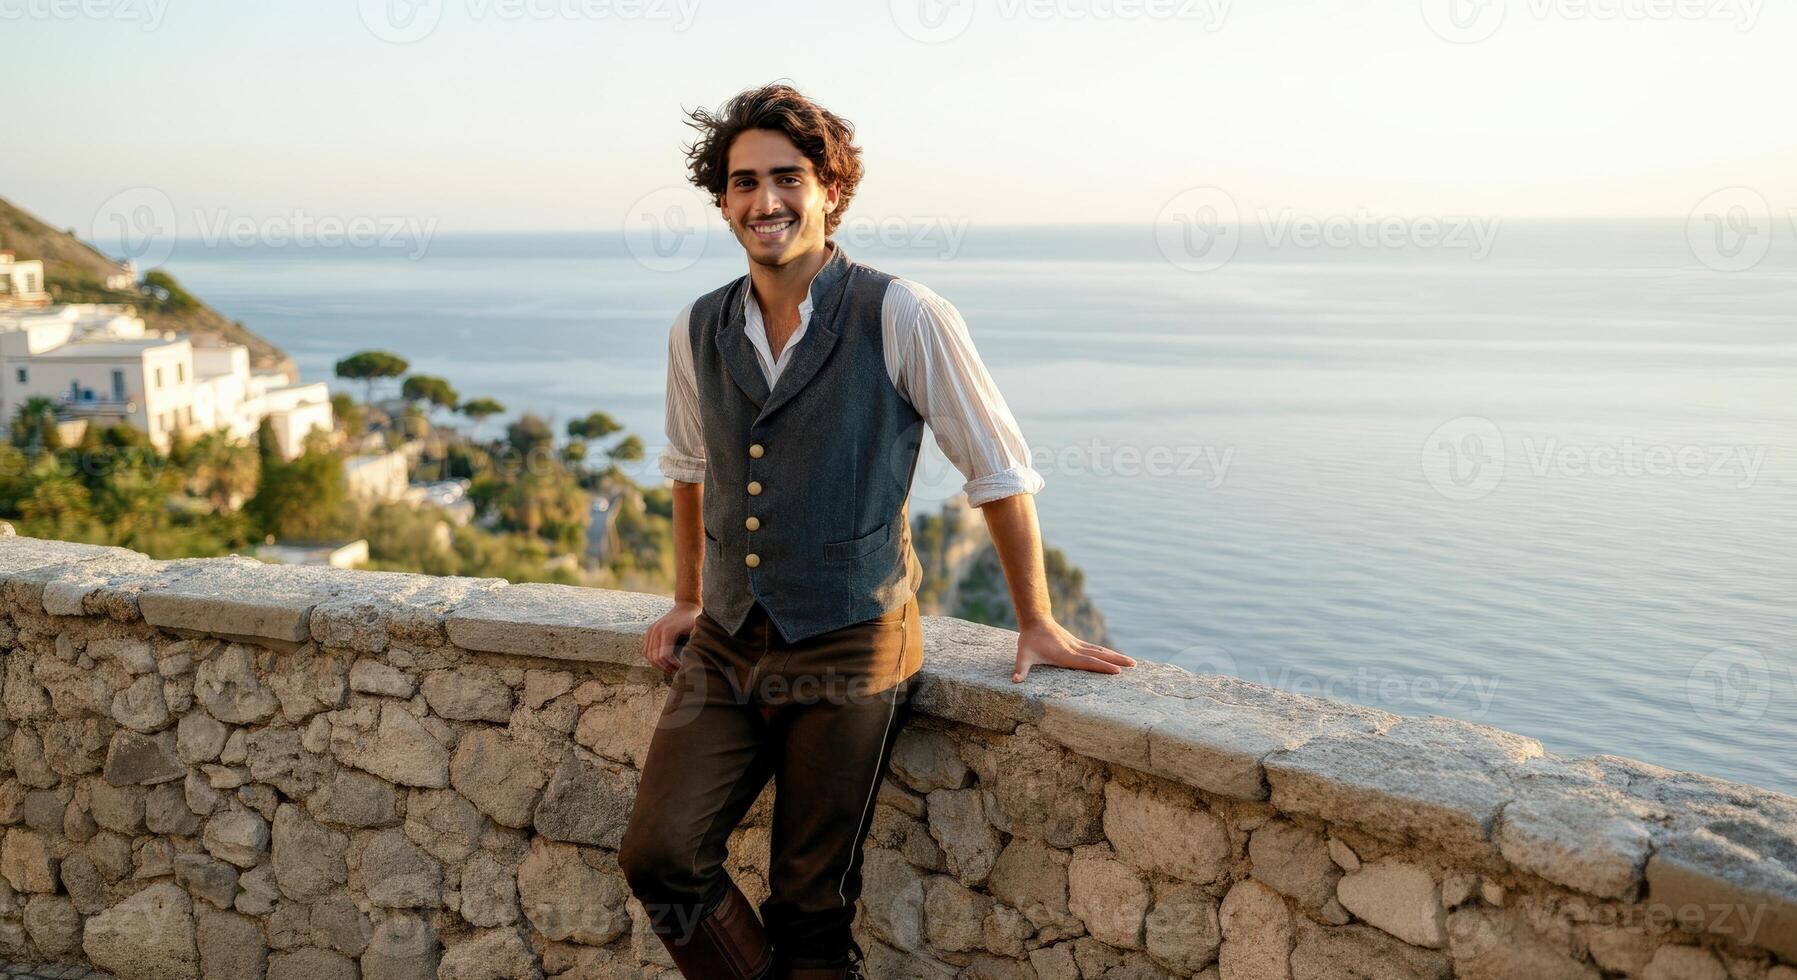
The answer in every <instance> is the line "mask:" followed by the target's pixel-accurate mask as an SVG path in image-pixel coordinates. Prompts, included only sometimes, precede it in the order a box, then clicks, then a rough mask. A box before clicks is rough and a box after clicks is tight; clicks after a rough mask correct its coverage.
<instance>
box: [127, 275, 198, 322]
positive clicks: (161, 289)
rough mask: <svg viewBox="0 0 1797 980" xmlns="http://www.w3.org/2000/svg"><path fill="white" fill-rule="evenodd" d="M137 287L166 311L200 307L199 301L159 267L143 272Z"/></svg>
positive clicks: (172, 311) (176, 311) (192, 309)
mask: <svg viewBox="0 0 1797 980" xmlns="http://www.w3.org/2000/svg"><path fill="white" fill-rule="evenodd" d="M138 288H139V289H140V290H141V291H142V292H143V294H144V295H145V296H147V297H149V299H150V300H151V302H152V304H153V305H155V306H156V307H157V308H158V309H160V310H162V311H163V312H166V313H191V312H193V311H194V310H197V309H199V308H200V301H199V300H197V299H195V298H194V297H193V294H192V293H189V292H188V291H187V290H185V289H182V288H181V284H180V283H178V282H176V281H175V277H174V276H171V275H169V274H168V273H166V272H164V271H162V270H161V269H151V270H150V271H149V272H146V273H144V277H143V283H142V285H140V286H139V287H138Z"/></svg>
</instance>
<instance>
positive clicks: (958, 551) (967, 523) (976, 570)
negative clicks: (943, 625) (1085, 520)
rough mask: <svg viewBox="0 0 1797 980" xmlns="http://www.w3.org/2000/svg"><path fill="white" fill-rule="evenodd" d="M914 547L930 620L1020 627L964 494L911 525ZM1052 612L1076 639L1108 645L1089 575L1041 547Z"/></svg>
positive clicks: (988, 540)
mask: <svg viewBox="0 0 1797 980" xmlns="http://www.w3.org/2000/svg"><path fill="white" fill-rule="evenodd" d="M911 532H912V547H913V548H914V549H916V551H917V560H918V562H919V563H920V564H922V565H923V585H922V586H921V587H920V588H919V589H918V597H917V598H918V606H919V607H920V608H921V609H922V610H923V614H924V615H926V616H954V617H957V618H960V619H966V620H970V621H972V622H975V623H985V624H986V625H988V626H1002V627H1004V628H1005V629H1012V630H1014V629H1016V628H1017V611H1016V609H1014V608H1013V607H1012V605H1011V589H1010V585H1009V583H1007V582H1006V580H1005V571H1004V565H1003V563H1002V562H1000V561H999V559H998V549H997V548H995V547H993V545H992V536H991V535H990V534H989V533H987V531H986V523H985V520H984V518H982V517H981V516H980V513H979V511H978V509H977V508H973V507H969V506H968V505H967V498H966V497H965V496H958V497H953V498H950V499H949V500H947V501H945V502H944V503H943V505H942V512H941V513H940V514H919V515H918V516H917V517H915V518H913V519H912V521H911ZM1042 560H1043V572H1044V575H1045V576H1046V578H1047V579H1048V601H1049V608H1050V609H1051V610H1053V612H1054V616H1055V620H1056V621H1057V622H1059V623H1060V624H1061V625H1062V626H1065V627H1067V629H1068V630H1070V631H1072V632H1073V634H1074V635H1076V636H1078V637H1080V638H1081V639H1084V640H1090V641H1092V642H1093V643H1097V644H1100V645H1104V646H1108V645H1110V642H1111V639H1110V631H1109V630H1108V629H1107V628H1106V627H1105V621H1104V614H1103V613H1101V612H1099V610H1098V606H1097V604H1096V603H1094V602H1093V601H1092V599H1091V597H1090V596H1088V595H1087V594H1086V575H1085V572H1084V571H1083V570H1081V569H1080V568H1079V567H1078V566H1076V565H1074V564H1073V563H1071V562H1069V561H1068V560H1067V556H1066V554H1065V553H1064V552H1062V551H1061V550H1060V549H1059V548H1049V547H1045V548H1043V549H1042Z"/></svg>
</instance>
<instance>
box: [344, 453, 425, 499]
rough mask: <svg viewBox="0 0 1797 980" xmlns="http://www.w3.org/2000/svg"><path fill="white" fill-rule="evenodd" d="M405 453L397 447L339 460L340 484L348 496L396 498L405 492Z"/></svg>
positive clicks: (408, 470) (406, 469)
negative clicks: (341, 476) (341, 463)
mask: <svg viewBox="0 0 1797 980" xmlns="http://www.w3.org/2000/svg"><path fill="white" fill-rule="evenodd" d="M409 472H410V469H409V468H408V467H407V465H406V454H405V453H403V452H400V451H399V450H397V449H396V450H394V451H392V452H388V453H369V454H364V455H358V456H350V457H348V458H346V459H345V460H344V461H343V483H344V487H345V489H347V490H348V491H349V495H350V496H352V497H358V498H362V499H367V500H398V499H400V498H401V497H404V496H405V495H406V474H407V473H409Z"/></svg>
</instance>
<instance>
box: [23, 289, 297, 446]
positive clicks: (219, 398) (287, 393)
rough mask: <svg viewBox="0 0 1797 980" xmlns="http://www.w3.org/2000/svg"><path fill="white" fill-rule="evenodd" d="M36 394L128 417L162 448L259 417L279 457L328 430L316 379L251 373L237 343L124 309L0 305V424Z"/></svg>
mask: <svg viewBox="0 0 1797 980" xmlns="http://www.w3.org/2000/svg"><path fill="white" fill-rule="evenodd" d="M34 397H41V398H48V399H50V400H51V401H53V402H55V403H56V405H57V407H58V410H59V412H61V413H62V414H64V415H66V416H69V417H74V418H85V419H87V420H88V421H89V422H90V423H91V424H100V425H110V424H114V423H117V422H125V423H128V424H130V425H132V426H133V427H135V428H137V429H140V430H142V431H144V432H146V433H148V435H149V437H150V441H151V442H152V443H153V444H154V445H155V446H156V447H157V448H158V449H163V450H166V449H167V448H168V447H169V443H170V439H171V437H172V436H173V435H174V433H175V432H177V431H187V432H189V433H191V434H192V435H194V436H199V435H203V434H205V433H207V432H210V431H213V430H214V429H225V430H227V431H228V432H229V433H230V434H231V435H232V436H233V437H234V438H239V439H251V438H254V437H255V435H256V429H257V427H258V426H259V425H260V424H261V422H262V419H263V418H264V417H266V418H268V419H269V420H270V421H271V422H272V423H273V425H274V430H275V440H276V443H277V445H278V447H279V449H280V451H281V454H282V456H283V457H284V458H289V459H291V458H292V457H294V456H297V455H299V453H300V451H301V450H302V449H303V447H304V439H305V436H306V433H307V432H309V431H310V430H311V429H312V428H314V427H317V428H321V429H323V430H325V431H326V432H329V431H331V427H332V424H333V422H332V416H331V396H330V392H329V390H328V389H327V388H326V386H325V384H324V383H323V382H314V383H312V384H289V383H288V378H287V375H286V374H284V373H274V372H262V373H253V372H251V370H250V357H249V350H248V349H247V348H245V347H243V346H242V345H240V344H222V343H220V342H218V341H216V340H213V339H212V338H204V337H203V338H198V339H197V341H196V339H192V338H190V337H188V336H187V335H185V334H176V333H173V332H171V331H160V332H151V331H147V330H145V328H144V322H143V320H142V319H140V318H138V316H137V315H136V313H135V311H134V310H132V309H131V307H128V306H104V305H99V304H92V303H83V304H74V305H68V306H58V307H52V308H50V309H44V310H28V311H7V312H0V423H7V424H9V423H10V422H11V420H12V418H13V416H14V414H16V413H17V412H18V409H19V406H20V405H22V404H24V403H25V402H26V400H27V399H30V398H34Z"/></svg>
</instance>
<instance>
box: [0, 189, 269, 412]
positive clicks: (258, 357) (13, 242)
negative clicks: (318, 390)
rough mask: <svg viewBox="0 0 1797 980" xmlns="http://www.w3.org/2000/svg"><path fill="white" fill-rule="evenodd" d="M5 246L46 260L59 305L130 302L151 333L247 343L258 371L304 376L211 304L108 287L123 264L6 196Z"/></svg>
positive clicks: (0, 209)
mask: <svg viewBox="0 0 1797 980" xmlns="http://www.w3.org/2000/svg"><path fill="white" fill-rule="evenodd" d="M0 248H5V249H11V250H12V251H13V252H14V253H15V254H16V255H17V256H18V258H20V259H41V260H43V263H44V282H45V286H46V288H47V289H49V291H50V294H51V295H52V296H53V297H54V298H55V300H56V302H59V303H129V304H132V305H134V306H136V307H137V308H138V313H139V315H141V316H142V317H143V319H144V325H145V326H146V327H148V328H149V329H151V330H174V331H178V332H182V333H191V334H195V335H197V336H199V337H202V338H204V337H216V338H218V339H219V340H220V341H223V342H226V343H233V344H242V345H243V346H245V347H247V348H249V351H250V363H251V366H252V367H254V368H255V369H256V370H259V371H265V370H266V371H273V370H283V369H285V370H287V371H288V373H289V374H290V375H292V376H295V377H297V376H298V375H297V372H296V371H295V370H294V367H293V361H292V359H291V358H289V357H288V356H287V352H285V351H283V350H281V349H280V348H279V347H276V346H275V345H274V344H272V343H269V342H268V341H267V340H265V339H263V338H262V337H259V336H257V335H256V334H254V333H251V332H250V331H249V330H248V329H246V328H245V327H244V326H243V325H242V324H241V323H237V322H234V321H232V320H231V319H229V318H227V317H226V316H225V315H224V314H222V313H220V312H218V311H217V310H215V309H213V308H212V307H210V306H207V305H206V304H205V303H197V304H196V305H194V306H193V307H191V308H187V309H182V310H178V311H177V310H167V309H159V308H158V306H157V304H156V302H155V301H154V300H153V298H150V297H146V296H144V295H143V294H142V293H139V292H137V291H135V290H125V291H120V290H112V289H107V288H106V279H107V277H108V276H112V275H114V274H116V273H118V272H119V270H120V266H119V263H117V262H115V261H113V260H112V259H111V258H109V257H108V256H106V255H105V254H103V253H101V252H100V251H98V250H97V249H95V248H94V247H93V246H91V245H89V244H87V243H86V242H83V241H81V240H80V239H79V238H76V237H75V236H74V235H73V234H71V233H69V232H66V231H58V230H56V229H55V228H52V227H50V226H49V225H47V224H45V223H44V222H43V221H41V220H39V219H38V218H37V217H36V216H34V215H32V214H30V213H28V212H26V211H24V210H22V209H20V208H19V207H18V206H17V205H14V204H13V203H12V202H10V201H8V200H6V199H5V198H0Z"/></svg>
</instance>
